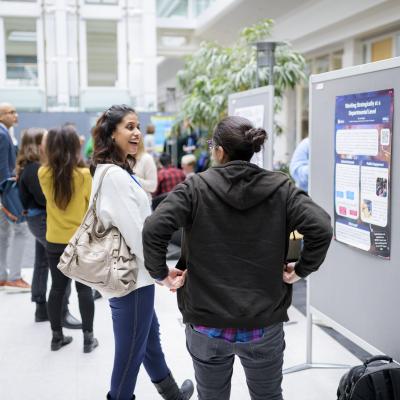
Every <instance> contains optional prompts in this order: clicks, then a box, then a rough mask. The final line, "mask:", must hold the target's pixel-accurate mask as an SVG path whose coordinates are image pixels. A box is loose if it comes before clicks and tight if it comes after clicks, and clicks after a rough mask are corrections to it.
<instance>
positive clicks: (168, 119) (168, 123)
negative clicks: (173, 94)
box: [150, 115, 175, 153]
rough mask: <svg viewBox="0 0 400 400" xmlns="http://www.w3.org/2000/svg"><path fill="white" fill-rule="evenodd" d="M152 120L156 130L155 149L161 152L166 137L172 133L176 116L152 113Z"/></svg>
mask: <svg viewBox="0 0 400 400" xmlns="http://www.w3.org/2000/svg"><path fill="white" fill-rule="evenodd" d="M150 120H151V123H152V124H153V125H154V127H155V130H156V131H155V134H154V142H155V147H156V149H155V150H156V151H157V152H158V153H161V152H162V151H163V147H164V142H165V139H167V138H169V137H170V135H171V130H172V127H173V125H174V123H175V117H174V116H170V115H152V116H151V118H150Z"/></svg>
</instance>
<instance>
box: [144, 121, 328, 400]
mask: <svg viewBox="0 0 400 400" xmlns="http://www.w3.org/2000/svg"><path fill="white" fill-rule="evenodd" d="M266 136H267V134H266V132H265V131H264V129H261V128H260V129H255V128H253V126H252V125H251V123H250V122H249V121H248V120H247V119H245V118H242V117H227V118H225V119H223V120H222V121H221V122H220V123H219V124H218V125H217V127H216V129H215V131H214V134H213V139H212V142H211V143H210V145H211V148H212V158H213V161H214V163H215V166H214V167H212V168H210V169H208V170H207V171H205V172H203V173H200V174H197V175H194V176H192V177H191V178H189V179H187V180H186V181H185V182H183V183H181V184H179V185H178V186H177V187H176V188H175V189H174V190H173V191H172V192H171V193H170V194H169V195H168V197H167V198H166V199H165V200H164V201H163V202H162V203H161V204H160V206H159V207H158V208H157V210H156V211H155V212H154V213H153V214H152V215H151V216H150V217H149V218H148V219H147V220H146V223H145V226H144V230H143V246H144V257H145V266H146V268H147V269H148V271H149V273H150V275H151V276H152V277H153V278H155V279H157V280H159V281H160V280H163V279H164V278H165V277H166V276H167V275H168V274H169V271H168V268H167V265H166V260H165V254H166V251H167V244H168V241H169V239H170V237H171V234H172V233H173V232H174V231H175V230H177V229H178V228H180V227H183V228H184V239H183V246H182V256H181V258H180V260H179V262H178V265H177V268H179V269H181V270H183V271H184V272H183V273H182V276H180V277H179V278H180V282H178V281H177V280H175V282H174V284H173V285H170V289H171V290H173V291H174V290H176V289H178V306H179V309H180V311H181V312H182V315H183V321H184V323H185V324H186V340H187V348H188V351H189V353H190V354H191V356H192V359H193V365H194V369H195V376H196V381H197V390H198V396H199V399H200V400H209V399H219V400H225V399H229V396H230V390H231V376H232V369H233V362H234V357H235V355H238V356H239V358H240V360H241V363H242V365H243V367H244V370H245V374H246V379H247V384H248V387H249V392H250V396H251V399H253V400H261V399H263V400H265V399H269V400H281V399H282V389H281V382H282V364H283V350H284V347H285V343H284V333H283V322H284V321H287V320H288V315H287V309H288V307H289V306H290V304H291V299H292V284H293V283H294V282H296V281H297V280H299V279H300V278H305V277H306V276H308V275H309V274H310V273H312V272H315V271H317V269H318V268H319V267H320V265H321V264H322V262H323V261H324V258H325V255H326V253H327V250H328V247H329V244H330V241H331V238H332V228H331V223H330V217H329V215H328V214H327V213H326V212H325V211H324V210H323V209H322V208H320V207H319V206H318V205H317V204H315V203H314V202H313V201H312V200H311V198H310V197H308V195H307V194H306V193H305V192H303V191H301V190H300V189H298V188H296V186H295V185H294V184H293V183H292V182H291V181H290V179H289V178H288V176H287V175H285V174H283V173H281V172H271V171H266V170H264V169H261V168H259V167H258V166H256V165H254V164H251V163H250V162H249V160H250V159H251V158H252V156H253V154H254V153H255V152H258V151H260V150H261V148H262V145H263V143H264V141H265V139H266ZM294 230H297V231H299V232H301V233H302V234H303V235H304V246H303V249H302V251H301V257H300V259H299V260H298V261H297V262H296V263H295V264H289V265H286V263H285V261H286V253H287V249H288V239H289V234H290V232H292V231H294Z"/></svg>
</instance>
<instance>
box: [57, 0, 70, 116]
mask: <svg viewBox="0 0 400 400" xmlns="http://www.w3.org/2000/svg"><path fill="white" fill-rule="evenodd" d="M55 34H56V65H57V66H56V68H57V83H58V87H57V108H60V109H66V108H68V106H69V74H68V58H67V56H68V53H67V36H68V31H67V5H66V2H65V0H56V11H55Z"/></svg>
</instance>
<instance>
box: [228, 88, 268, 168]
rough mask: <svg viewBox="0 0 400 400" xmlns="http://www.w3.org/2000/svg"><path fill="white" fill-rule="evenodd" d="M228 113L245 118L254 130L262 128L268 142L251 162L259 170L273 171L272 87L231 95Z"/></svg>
mask: <svg viewBox="0 0 400 400" xmlns="http://www.w3.org/2000/svg"><path fill="white" fill-rule="evenodd" d="M228 113H229V115H231V116H235V115H238V116H241V117H244V118H247V119H248V120H249V121H250V122H251V123H252V124H253V125H254V127H255V128H260V127H262V128H264V129H265V130H266V131H267V133H268V140H267V141H266V142H265V144H264V148H263V150H262V151H260V152H259V153H256V154H254V157H253V158H252V159H251V162H252V163H254V164H257V165H258V166H259V167H261V168H265V169H269V170H272V169H273V156H274V152H273V148H274V140H273V138H274V135H273V129H274V87H273V86H265V87H261V88H257V89H251V90H246V91H244V92H239V93H233V94H230V95H229V98H228Z"/></svg>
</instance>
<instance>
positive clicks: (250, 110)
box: [233, 104, 264, 168]
mask: <svg viewBox="0 0 400 400" xmlns="http://www.w3.org/2000/svg"><path fill="white" fill-rule="evenodd" d="M233 115H235V116H238V117H243V118H246V119H248V120H249V121H250V122H251V123H252V124H253V125H254V127H255V128H262V127H263V126H264V106H263V105H262V104H260V105H255V106H250V107H240V108H235V111H234V113H233ZM263 155H264V151H263V150H261V151H259V152H258V153H254V156H253V157H252V159H251V160H250V162H251V163H253V164H256V165H258V166H259V167H260V168H264V156H263Z"/></svg>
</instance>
